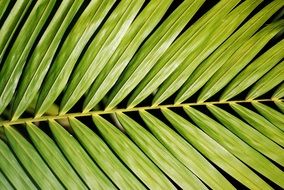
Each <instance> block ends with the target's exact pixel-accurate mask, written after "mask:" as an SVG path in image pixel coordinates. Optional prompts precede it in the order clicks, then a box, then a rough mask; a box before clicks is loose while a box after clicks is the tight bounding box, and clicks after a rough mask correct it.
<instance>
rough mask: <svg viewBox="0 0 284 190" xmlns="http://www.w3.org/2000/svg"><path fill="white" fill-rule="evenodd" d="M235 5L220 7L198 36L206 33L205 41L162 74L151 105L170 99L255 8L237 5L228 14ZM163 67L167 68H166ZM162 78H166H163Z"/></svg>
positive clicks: (197, 38)
mask: <svg viewBox="0 0 284 190" xmlns="http://www.w3.org/2000/svg"><path fill="white" fill-rule="evenodd" d="M222 3H224V2H220V4H221V5H222ZM231 3H232V4H231ZM236 3H237V2H234V1H230V4H229V3H228V2H227V4H226V5H224V6H223V7H222V9H223V11H221V12H220V13H218V14H216V16H214V19H216V20H215V21H214V22H213V21H211V22H210V24H208V25H207V26H205V27H206V28H207V29H204V30H202V32H200V34H202V33H203V32H206V33H205V34H203V35H204V36H207V37H206V39H205V41H204V42H203V43H201V44H200V45H199V46H198V47H197V48H196V49H195V50H193V51H192V52H190V53H189V54H188V55H186V56H184V58H183V59H184V60H183V61H182V62H181V63H180V65H179V66H177V65H175V68H176V69H170V71H169V72H168V71H167V72H166V73H168V75H165V74H164V73H163V77H162V78H163V79H162V81H161V82H163V81H164V80H165V79H166V80H165V81H164V82H163V84H162V85H161V86H160V88H159V89H158V92H157V93H156V95H155V97H154V99H153V103H152V104H154V105H158V104H160V103H162V102H163V101H164V100H166V99H167V98H168V97H170V96H171V95H172V94H174V93H175V92H176V91H177V90H178V89H179V88H180V87H181V86H182V85H183V83H184V82H185V81H186V80H187V78H188V76H189V75H190V74H191V73H192V72H193V71H194V70H195V68H196V67H197V66H198V65H199V64H200V63H201V62H202V61H203V60H204V59H206V58H207V57H208V56H209V55H210V54H211V53H212V52H213V51H214V50H215V49H216V48H218V46H219V45H220V44H222V43H223V41H225V40H226V39H227V38H228V37H229V36H230V35H231V34H232V33H233V32H234V30H235V29H236V28H237V27H238V26H239V25H240V24H241V23H242V21H244V19H245V18H246V17H247V16H248V15H249V13H250V12H251V11H252V10H253V9H254V7H255V5H253V6H252V7H251V6H250V4H249V5H247V3H245V4H241V5H239V6H238V7H237V8H235V9H234V10H232V11H231V12H230V13H228V12H229V11H230V10H231V9H233V8H234V6H235V4H236ZM226 6H229V7H227V9H224V8H225V7H226ZM244 7H245V8H244ZM247 7H248V8H247ZM240 15H241V16H240ZM197 23H198V21H197ZM211 24H213V25H211ZM206 30H209V31H206ZM210 30H211V31H210ZM199 40H200V36H197V37H196V39H195V40H194V41H193V42H192V43H193V44H191V45H190V46H194V45H195V44H197V43H198V42H199ZM173 63H174V62H173ZM171 64H172V63H171ZM164 67H165V68H167V67H166V66H164ZM161 71H162V70H161ZM164 72H165V71H164ZM156 76H157V75H155V77H156ZM164 76H168V77H167V78H164ZM152 80H153V81H158V79H155V78H153V79H152ZM161 82H160V84H161ZM156 87H158V86H156ZM148 88H150V87H146V90H147V89H148ZM145 95H146V94H145ZM148 95H149V94H148ZM137 99H138V98H137Z"/></svg>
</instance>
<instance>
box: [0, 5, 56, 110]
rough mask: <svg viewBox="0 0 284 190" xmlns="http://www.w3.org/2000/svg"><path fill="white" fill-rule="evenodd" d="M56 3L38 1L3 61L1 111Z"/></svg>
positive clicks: (10, 95)
mask: <svg viewBox="0 0 284 190" xmlns="http://www.w3.org/2000/svg"><path fill="white" fill-rule="evenodd" d="M54 4H55V0H42V1H37V3H36V4H35V6H34V7H33V9H32V12H31V13H30V15H29V17H28V18H27V20H26V21H25V24H24V26H23V27H22V29H21V31H20V33H19V35H18V36H17V39H16V40H15V42H14V43H13V46H12V48H11V50H10V51H9V54H8V55H7V58H6V59H5V62H4V63H3V64H4V65H3V67H2V68H1V71H0V76H1V80H0V113H2V112H3V110H4V109H5V108H6V106H7V105H8V104H9V103H10V101H11V99H12V97H13V93H14V92H15V90H16V87H17V84H18V81H19V79H20V76H21V74H22V70H23V68H24V65H25V63H26V61H27V57H28V55H29V53H30V50H31V48H32V46H33V45H34V43H35V41H36V38H37V37H38V35H39V34H40V31H41V29H42V28H43V26H44V24H45V22H46V21H47V18H48V16H49V14H50V13H51V11H52V9H53V6H54ZM6 32H8V31H6ZM0 38H1V35H0Z"/></svg>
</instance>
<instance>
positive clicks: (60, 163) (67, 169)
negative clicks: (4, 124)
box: [26, 123, 87, 189]
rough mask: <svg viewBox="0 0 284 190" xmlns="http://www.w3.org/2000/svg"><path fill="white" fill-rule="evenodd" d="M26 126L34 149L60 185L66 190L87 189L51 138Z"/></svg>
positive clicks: (29, 125)
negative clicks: (73, 189)
mask: <svg viewBox="0 0 284 190" xmlns="http://www.w3.org/2000/svg"><path fill="white" fill-rule="evenodd" d="M26 125H27V127H26V128H27V131H28V133H29V135H30V137H31V139H32V141H33V143H34V145H35V147H36V148H37V150H38V151H39V153H40V155H41V156H42V157H43V159H44V160H45V161H46V163H47V164H48V166H49V167H50V169H52V171H53V172H54V174H55V175H56V176H57V177H58V178H59V179H60V181H61V183H62V184H63V185H64V186H65V187H66V188H67V189H72V188H75V189H87V187H86V186H85V185H84V183H83V182H82V181H81V179H80V178H79V177H78V175H77V174H76V173H75V171H74V170H73V168H72V167H71V166H70V164H69V163H68V161H67V160H66V159H65V158H64V156H63V154H62V153H61V152H60V150H59V148H58V147H57V146H56V144H55V143H54V142H53V141H52V140H51V138H50V137H48V136H47V135H46V134H45V133H44V132H43V131H41V130H40V129H39V128H38V127H37V126H35V125H34V124H32V123H27V124H26Z"/></svg>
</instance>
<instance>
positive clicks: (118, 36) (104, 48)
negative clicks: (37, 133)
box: [60, 0, 144, 114]
mask: <svg viewBox="0 0 284 190" xmlns="http://www.w3.org/2000/svg"><path fill="white" fill-rule="evenodd" d="M143 3H144V1H142V0H134V1H121V2H120V3H119V4H118V6H117V7H116V8H115V10H114V11H113V12H112V13H111V15H110V16H109V17H108V19H107V21H106V22H105V23H104V25H103V26H102V28H101V29H100V31H99V32H98V34H97V35H96V36H95V38H94V40H93V41H92V43H91V44H90V46H89V47H88V49H87V51H86V53H85V54H84V56H83V58H82V60H81V61H80V62H79V65H78V67H77V68H76V69H75V70H74V72H73V74H72V77H71V80H70V83H69V85H68V88H67V90H66V92H65V93H64V97H63V98H62V101H61V105H60V114H64V113H66V112H67V111H68V110H69V109H71V108H72V106H73V105H74V104H75V103H76V102H77V101H78V100H79V99H80V98H81V96H82V95H83V94H84V93H85V92H86V91H87V90H88V89H89V87H90V86H91V85H92V83H93V82H94V80H95V79H96V77H97V76H98V75H99V73H100V72H101V70H102V69H103V68H104V66H105V65H106V63H107V62H108V61H109V59H110V58H111V56H112V54H113V53H114V52H115V50H116V48H117V47H118V45H119V43H120V42H121V40H122V39H123V37H124V36H125V35H126V33H127V31H128V28H129V27H130V25H131V23H132V21H133V20H134V18H135V17H136V15H137V14H138V12H139V10H140V8H141V6H142V5H143Z"/></svg>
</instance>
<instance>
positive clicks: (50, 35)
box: [12, 0, 83, 120]
mask: <svg viewBox="0 0 284 190" xmlns="http://www.w3.org/2000/svg"><path fill="white" fill-rule="evenodd" d="M82 3H83V1H82V0H78V1H74V0H67V1H63V2H62V3H61V4H60V7H59V8H58V10H57V12H56V14H55V15H54V17H53V19H52V20H51V22H50V23H49V25H48V27H47V28H46V30H45V33H44V34H43V35H42V37H41V39H40V41H39V43H38V45H37V46H36V48H35V50H34V51H33V54H32V56H31V58H30V59H29V61H28V63H27V67H26V68H25V70H24V72H23V78H22V81H21V83H20V84H19V89H18V91H17V93H16V98H15V100H14V101H13V108H12V120H16V119H18V118H19V117H20V115H21V114H22V113H23V112H24V111H25V110H26V109H27V108H28V106H29V105H30V104H31V102H32V100H33V99H34V98H35V97H36V95H37V93H38V90H39V89H40V86H41V84H42V81H43V79H44V77H45V75H46V73H47V71H48V68H49V67H50V64H51V62H52V59H53V57H54V55H55V52H56V50H57V48H58V46H59V43H60V42H61V41H62V37H63V35H64V33H65V31H66V29H67V27H68V26H69V24H70V23H71V21H72V19H73V17H74V16H75V14H76V12H77V11H78V9H79V8H80V6H81V5H82Z"/></svg>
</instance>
